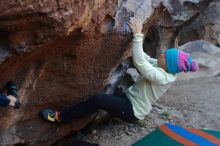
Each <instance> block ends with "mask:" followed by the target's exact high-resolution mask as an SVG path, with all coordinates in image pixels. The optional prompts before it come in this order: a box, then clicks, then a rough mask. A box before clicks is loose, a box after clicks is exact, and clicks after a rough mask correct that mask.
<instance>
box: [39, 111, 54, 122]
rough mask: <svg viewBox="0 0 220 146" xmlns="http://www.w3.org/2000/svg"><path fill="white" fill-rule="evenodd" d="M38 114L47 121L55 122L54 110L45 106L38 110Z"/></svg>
mask: <svg viewBox="0 0 220 146" xmlns="http://www.w3.org/2000/svg"><path fill="white" fill-rule="evenodd" d="M40 115H41V116H42V117H43V118H44V119H45V120H47V121H50V122H56V118H55V115H56V111H55V110H54V109H51V108H45V109H43V110H42V111H41V112H40Z"/></svg>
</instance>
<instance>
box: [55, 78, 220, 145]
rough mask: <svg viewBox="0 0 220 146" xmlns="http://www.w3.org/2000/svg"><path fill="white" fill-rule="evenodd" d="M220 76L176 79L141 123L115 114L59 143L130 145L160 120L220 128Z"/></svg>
mask: <svg viewBox="0 0 220 146" xmlns="http://www.w3.org/2000/svg"><path fill="white" fill-rule="evenodd" d="M219 85H220V76H216V77H212V78H204V77H203V78H197V79H193V80H189V81H186V80H185V81H177V82H175V83H174V84H173V85H172V86H171V88H170V89H169V90H168V92H167V93H166V94H165V95H164V96H162V97H161V99H160V100H159V101H158V103H157V104H156V105H154V107H153V109H152V111H151V113H150V115H148V116H146V118H145V120H143V121H139V122H137V123H125V122H122V121H120V120H118V119H115V118H112V119H110V120H108V121H106V122H104V123H102V124H101V125H98V126H96V127H94V128H93V130H87V131H86V132H85V131H84V132H78V133H77V134H75V135H72V136H69V137H68V138H67V139H68V140H67V139H66V140H64V141H65V144H64V142H59V143H57V144H56V146H61V145H62V146H63V145H68V144H70V143H74V141H76V140H78V141H81V140H82V141H87V142H91V143H98V144H99V145H100V146H129V145H132V144H133V143H135V142H136V141H137V140H139V139H141V138H142V137H143V136H145V135H147V134H149V132H151V131H153V130H154V129H155V128H156V127H157V126H159V125H160V124H163V123H166V122H169V123H174V124H179V125H183V126H190V127H195V128H203V129H215V130H220V114H219V113H220V88H219Z"/></svg>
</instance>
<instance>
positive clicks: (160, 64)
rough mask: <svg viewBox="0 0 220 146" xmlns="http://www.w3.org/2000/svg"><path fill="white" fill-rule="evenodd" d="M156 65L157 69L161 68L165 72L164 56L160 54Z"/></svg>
mask: <svg viewBox="0 0 220 146" xmlns="http://www.w3.org/2000/svg"><path fill="white" fill-rule="evenodd" d="M157 64H158V66H159V67H161V68H163V69H164V70H166V68H167V66H166V54H164V53H162V54H161V55H160V56H159V57H158V60H157Z"/></svg>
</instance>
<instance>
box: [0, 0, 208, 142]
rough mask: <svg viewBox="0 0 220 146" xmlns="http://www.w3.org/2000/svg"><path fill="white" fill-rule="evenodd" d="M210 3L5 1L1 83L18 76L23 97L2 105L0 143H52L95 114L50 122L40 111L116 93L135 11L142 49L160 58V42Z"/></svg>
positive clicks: (0, 28)
mask: <svg viewBox="0 0 220 146" xmlns="http://www.w3.org/2000/svg"><path fill="white" fill-rule="evenodd" d="M208 4H209V1H208V0H191V1H190V0H151V1H149V0H138V1H132V0H112V1H104V0H94V1H85V0H37V1H36V0H35V1H33V0H11V1H0V20H1V23H0V63H1V65H0V72H1V75H0V81H1V82H0V86H1V87H3V86H4V84H5V83H6V82H7V81H8V80H13V81H15V82H16V83H17V84H18V86H19V95H20V98H21V102H22V106H21V109H19V110H14V109H12V108H7V109H0V145H13V144H23V145H49V144H51V143H53V142H55V141H56V140H58V139H60V138H62V137H63V136H65V135H67V134H68V133H69V132H70V131H76V130H79V129H81V128H82V127H84V126H85V125H86V124H87V123H88V122H89V121H91V119H92V118H93V116H91V117H85V118H83V119H80V120H79V121H76V122H73V123H70V124H67V125H56V124H49V123H47V122H45V121H43V120H42V119H41V118H40V117H39V115H38V113H39V111H40V110H41V109H42V108H44V107H48V106H50V107H54V108H58V109H62V108H64V107H67V106H68V105H70V104H73V103H76V102H78V101H81V100H84V99H86V98H89V97H91V96H93V95H95V94H97V93H99V92H107V93H110V94H112V93H114V92H115V89H116V87H117V85H118V84H117V83H118V81H119V80H120V79H121V78H122V77H123V75H124V74H125V72H126V70H127V68H128V67H129V66H131V61H129V60H126V58H127V57H129V56H130V42H131V39H132V34H131V32H130V29H129V27H128V24H127V21H128V20H129V18H130V17H132V16H137V17H139V18H140V19H141V21H142V22H143V33H144V34H145V36H146V37H145V40H144V44H143V46H144V49H145V51H146V52H148V53H149V54H150V55H151V56H154V57H155V56H156V55H157V51H158V50H159V48H161V47H173V46H175V44H176V43H175V42H176V36H177V34H178V32H179V30H180V29H181V28H183V26H186V25H188V24H190V23H191V22H192V21H193V20H194V19H195V18H197V17H198V16H199V14H200V12H201V11H203V10H204V9H205V8H206V7H207V6H208ZM123 61H125V62H124V63H122V62H123ZM121 63H122V65H119V64H121ZM118 65H119V66H118ZM117 66H118V67H117Z"/></svg>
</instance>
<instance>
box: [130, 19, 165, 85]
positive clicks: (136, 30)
mask: <svg viewBox="0 0 220 146" xmlns="http://www.w3.org/2000/svg"><path fill="white" fill-rule="evenodd" d="M129 26H130V28H131V30H132V32H133V46H132V58H133V63H134V65H135V67H136V68H137V69H138V70H139V72H140V73H141V74H142V75H143V76H144V77H145V78H146V79H148V80H150V81H152V82H154V83H158V84H161V83H164V80H165V75H164V73H163V72H162V71H160V70H159V69H156V68H155V67H154V66H153V65H152V64H150V63H149V62H148V61H147V60H146V59H145V57H147V56H146V55H145V53H144V51H143V46H142V44H143V34H142V33H141V32H142V23H141V22H140V20H138V19H136V18H131V20H130V21H129ZM148 57H149V56H148ZM149 58H150V57H149Z"/></svg>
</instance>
